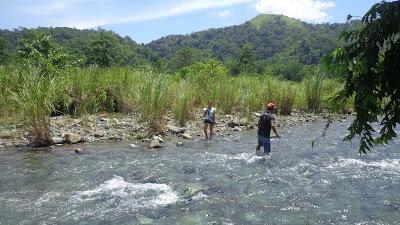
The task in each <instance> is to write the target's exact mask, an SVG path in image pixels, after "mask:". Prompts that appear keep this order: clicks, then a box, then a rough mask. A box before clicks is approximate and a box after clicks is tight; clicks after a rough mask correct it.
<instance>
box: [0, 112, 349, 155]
mask: <svg viewBox="0 0 400 225" xmlns="http://www.w3.org/2000/svg"><path fill="white" fill-rule="evenodd" d="M197 115H199V116H198V118H197V119H194V120H190V121H188V122H187V125H186V126H185V127H180V126H178V125H177V124H178V123H177V121H175V120H174V117H173V115H172V114H171V113H167V115H166V119H165V124H164V126H163V127H164V129H162V131H161V132H157V133H154V132H151V126H150V125H149V124H148V123H146V122H142V121H140V117H139V115H138V114H135V113H132V114H97V115H86V116H83V117H79V118H73V117H70V116H57V117H51V118H50V120H51V121H50V133H51V138H52V140H53V142H54V145H55V146H61V145H65V144H77V143H82V142H88V143H91V142H98V141H111V140H119V141H125V142H133V141H142V140H146V139H149V138H151V137H153V136H154V135H158V136H161V137H162V138H163V139H166V140H168V139H169V137H177V138H178V140H179V139H182V141H184V140H185V139H193V138H202V137H203V135H204V134H203V123H202V121H201V119H200V117H201V116H200V115H201V112H200V111H199V112H198V113H197ZM348 117H349V115H347V114H332V113H318V114H314V113H304V112H297V111H294V112H293V113H292V114H291V115H290V116H277V126H278V127H279V128H280V129H290V127H291V126H296V125H301V124H304V123H309V122H315V121H323V120H326V121H327V120H328V118H331V119H332V120H334V121H335V120H336V121H343V120H345V119H347V118H348ZM257 121H258V117H257V115H256V114H253V115H251V116H250V117H243V116H236V115H230V114H223V115H218V117H217V124H216V125H215V128H214V133H215V136H217V137H218V136H219V137H229V136H232V135H234V134H235V133H237V132H240V131H243V130H252V129H256V128H257ZM28 135H29V133H28V132H25V129H24V128H23V127H21V126H19V125H18V124H15V125H12V126H8V127H0V148H7V147H23V146H29V145H30V143H29V140H28Z"/></svg>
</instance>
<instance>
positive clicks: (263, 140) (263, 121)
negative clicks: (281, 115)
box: [256, 103, 281, 154]
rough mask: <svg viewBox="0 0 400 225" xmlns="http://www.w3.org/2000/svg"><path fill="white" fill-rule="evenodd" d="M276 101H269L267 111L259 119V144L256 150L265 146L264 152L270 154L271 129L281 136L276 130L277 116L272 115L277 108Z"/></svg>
mask: <svg viewBox="0 0 400 225" xmlns="http://www.w3.org/2000/svg"><path fill="white" fill-rule="evenodd" d="M275 108H276V107H275V104H274V103H268V104H267V105H266V111H265V112H264V113H263V114H261V116H260V120H259V121H258V132H257V133H258V144H257V147H256V151H257V152H258V151H259V150H260V148H261V146H263V148H264V153H265V154H268V153H270V151H271V141H270V134H271V129H272V131H274V133H275V134H276V136H277V137H278V138H281V137H280V136H279V135H278V132H277V131H276V126H275V117H274V116H273V115H272V112H273V111H274V110H275Z"/></svg>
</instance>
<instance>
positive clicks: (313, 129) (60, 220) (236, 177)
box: [0, 122, 400, 225]
mask: <svg viewBox="0 0 400 225" xmlns="http://www.w3.org/2000/svg"><path fill="white" fill-rule="evenodd" d="M347 125H348V122H346V123H334V124H332V125H331V128H330V129H329V130H328V132H327V136H326V138H325V139H319V140H318V141H317V142H316V145H315V146H314V148H311V140H312V139H313V138H315V137H317V136H319V135H320V134H321V132H322V129H323V127H324V124H323V123H322V122H316V123H310V124H305V125H302V126H297V127H291V128H290V129H287V130H285V131H283V132H281V133H282V135H281V136H282V139H281V140H275V139H273V140H272V154H271V156H270V157H268V158H263V157H258V156H255V155H254V148H255V135H254V133H255V131H252V132H242V133H236V136H235V137H232V138H231V140H226V139H223V138H220V137H217V138H216V139H215V140H213V141H212V142H205V141H202V140H194V141H191V142H188V143H185V146H184V147H176V146H175V145H174V143H175V142H173V141H171V142H169V143H166V144H165V147H164V148H162V149H159V150H152V151H149V150H147V149H146V147H145V146H144V144H142V143H138V145H139V147H138V148H136V149H131V148H129V147H128V144H127V143H107V144H105V143H97V144H91V145H83V146H82V148H84V149H85V153H84V154H80V155H77V154H75V153H74V152H73V151H72V150H71V148H72V147H71V148H68V147H61V148H57V149H56V150H53V151H32V150H29V149H4V150H0V224H2V225H3V224H184V225H189V224H360V225H361V224H400V147H399V146H400V140H399V139H396V140H394V141H392V142H391V143H390V144H388V145H386V146H381V147H378V148H376V149H375V150H374V151H373V152H372V153H370V154H369V155H368V156H360V155H359V154H358V151H357V142H353V143H349V142H342V141H341V139H342V138H343V137H344V136H345V134H346V130H345V128H346V127H347ZM397 133H399V132H398V131H397Z"/></svg>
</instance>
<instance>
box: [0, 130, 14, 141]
mask: <svg viewBox="0 0 400 225" xmlns="http://www.w3.org/2000/svg"><path fill="white" fill-rule="evenodd" d="M0 138H1V139H10V138H12V133H11V132H10V131H7V130H3V131H0Z"/></svg>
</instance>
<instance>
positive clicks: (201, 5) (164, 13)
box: [64, 0, 253, 29]
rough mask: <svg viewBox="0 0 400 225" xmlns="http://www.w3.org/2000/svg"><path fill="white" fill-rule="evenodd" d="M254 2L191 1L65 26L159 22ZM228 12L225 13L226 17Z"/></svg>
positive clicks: (230, 0) (69, 21)
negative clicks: (196, 12)
mask: <svg viewBox="0 0 400 225" xmlns="http://www.w3.org/2000/svg"><path fill="white" fill-rule="evenodd" d="M251 1H253V0H219V1H215V0H191V1H185V2H184V3H181V4H177V5H174V6H171V7H169V8H167V9H163V10H155V11H153V12H146V13H142V14H138V15H135V16H120V17H113V18H108V19H104V18H103V19H101V20H98V19H94V20H90V19H86V20H85V21H84V22H82V19H79V20H78V19H77V20H71V19H68V20H65V21H64V22H65V24H64V26H69V27H76V28H81V29H82V28H93V27H96V26H104V25H110V24H122V23H132V22H142V21H149V20H157V19H161V18H166V17H171V16H177V15H182V14H187V13H191V12H195V11H200V10H205V9H214V8H221V7H225V6H230V5H235V4H240V3H246V2H251ZM226 13H227V12H225V16H228V15H226Z"/></svg>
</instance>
